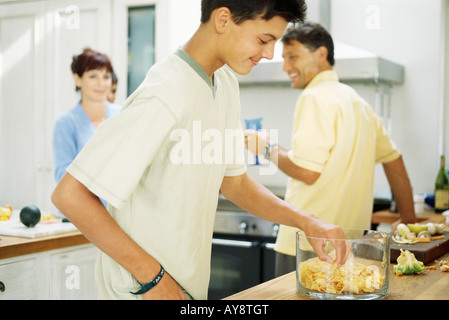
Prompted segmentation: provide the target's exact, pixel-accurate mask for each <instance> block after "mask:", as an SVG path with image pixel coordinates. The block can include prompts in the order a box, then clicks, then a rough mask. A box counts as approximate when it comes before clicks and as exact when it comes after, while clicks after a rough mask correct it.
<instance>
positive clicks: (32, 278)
mask: <svg viewBox="0 0 449 320" xmlns="http://www.w3.org/2000/svg"><path fill="white" fill-rule="evenodd" d="M36 270H37V259H36V258H29V259H24V260H19V261H15V262H14V261H12V262H9V263H8V262H7V263H2V262H1V261H0V300H30V299H36V298H37V283H36V281H37V274H36Z"/></svg>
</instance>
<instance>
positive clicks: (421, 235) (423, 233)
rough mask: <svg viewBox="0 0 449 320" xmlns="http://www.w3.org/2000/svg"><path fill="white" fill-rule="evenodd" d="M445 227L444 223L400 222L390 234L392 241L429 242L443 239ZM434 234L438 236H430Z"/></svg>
mask: <svg viewBox="0 0 449 320" xmlns="http://www.w3.org/2000/svg"><path fill="white" fill-rule="evenodd" d="M445 229H446V225H445V224H444V223H432V222H429V223H427V224H419V223H414V224H407V225H405V224H403V223H400V224H399V225H398V226H397V227H396V230H395V232H394V234H393V236H392V239H393V241H394V242H396V243H399V244H414V243H417V242H430V241H432V240H439V239H444V235H442V234H443V232H444V230H445ZM435 234H439V235H440V236H436V237H432V236H433V235H435Z"/></svg>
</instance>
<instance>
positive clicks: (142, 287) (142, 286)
mask: <svg viewBox="0 0 449 320" xmlns="http://www.w3.org/2000/svg"><path fill="white" fill-rule="evenodd" d="M164 273H165V270H164V268H163V267H162V266H161V271H159V273H158V275H157V276H156V278H154V279H153V280H151V281H150V282H147V283H144V284H141V283H139V285H140V289H139V291H136V292H131V293H132V294H135V295H138V294H144V293H145V292H147V291H149V290H150V289H152V288H154V287H155V286H156V285H157V284H158V283H159V281H161V279H162V276H163V275H164Z"/></svg>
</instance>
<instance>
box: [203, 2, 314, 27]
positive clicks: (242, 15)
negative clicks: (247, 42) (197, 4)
mask: <svg viewBox="0 0 449 320" xmlns="http://www.w3.org/2000/svg"><path fill="white" fill-rule="evenodd" d="M222 7H226V8H228V9H229V10H230V11H231V14H232V20H233V21H234V23H236V24H240V23H242V22H244V21H246V20H253V19H256V18H259V17H261V18H262V19H264V20H270V19H271V18H274V17H275V16H280V17H282V18H284V19H285V20H287V22H294V23H300V22H303V21H304V20H305V18H306V11H307V6H306V3H305V0H201V23H205V22H207V21H209V19H210V17H211V14H212V11H214V10H215V9H218V8H222Z"/></svg>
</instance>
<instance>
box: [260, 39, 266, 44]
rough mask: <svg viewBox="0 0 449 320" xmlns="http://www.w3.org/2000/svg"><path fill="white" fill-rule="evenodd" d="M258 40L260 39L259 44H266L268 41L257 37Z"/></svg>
mask: <svg viewBox="0 0 449 320" xmlns="http://www.w3.org/2000/svg"><path fill="white" fill-rule="evenodd" d="M259 41H260V43H261V44H267V43H268V42H267V41H263V40H262V39H259Z"/></svg>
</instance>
